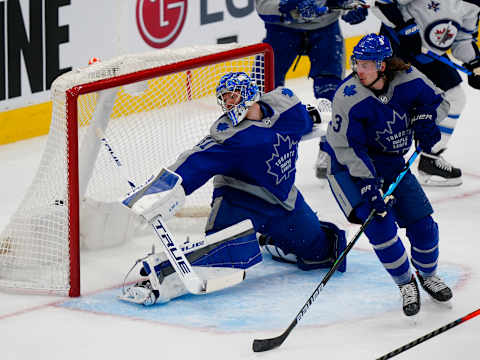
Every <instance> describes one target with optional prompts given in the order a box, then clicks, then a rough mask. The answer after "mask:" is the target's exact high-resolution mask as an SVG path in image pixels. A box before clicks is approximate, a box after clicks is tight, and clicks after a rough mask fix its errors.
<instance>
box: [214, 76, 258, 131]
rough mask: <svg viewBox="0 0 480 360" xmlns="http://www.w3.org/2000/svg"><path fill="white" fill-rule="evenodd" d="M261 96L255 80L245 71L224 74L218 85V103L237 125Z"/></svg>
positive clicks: (234, 124)
mask: <svg viewBox="0 0 480 360" xmlns="http://www.w3.org/2000/svg"><path fill="white" fill-rule="evenodd" d="M259 97H260V91H259V89H258V86H257V85H256V84H255V82H254V81H253V80H252V79H251V78H250V77H249V76H248V75H247V74H246V73H244V72H232V73H228V74H226V75H223V76H222V78H221V79H220V81H219V83H218V86H217V103H218V104H219V105H220V106H221V107H222V110H223V112H224V113H225V114H226V115H227V116H228V118H229V119H230V120H231V121H232V124H233V126H237V125H238V124H239V123H240V121H242V120H243V119H244V118H245V116H246V115H247V111H248V108H249V107H250V106H251V105H252V104H253V103H255V102H256V101H257V100H258V98H259Z"/></svg>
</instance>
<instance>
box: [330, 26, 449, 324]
mask: <svg viewBox="0 0 480 360" xmlns="http://www.w3.org/2000/svg"><path fill="white" fill-rule="evenodd" d="M352 66H353V73H352V74H351V75H350V76H349V77H347V78H346V79H345V81H344V83H343V84H342V85H341V86H340V87H339V89H338V90H337V92H336V93H335V97H334V100H333V113H332V120H331V122H330V124H329V127H328V130H327V142H325V143H322V148H323V149H324V150H325V151H326V152H327V153H328V154H329V156H330V161H329V167H328V175H327V178H328V180H329V183H330V185H331V189H332V191H333V194H334V196H335V198H336V199H337V201H338V204H339V205H340V207H341V209H342V211H343V212H344V214H345V215H346V216H347V218H348V220H349V221H351V222H354V223H364V222H365V220H366V219H367V217H368V215H369V214H370V212H371V211H372V209H374V210H375V214H376V215H375V217H374V219H373V221H372V222H371V223H370V225H369V226H367V228H366V230H365V233H366V235H367V237H368V239H369V241H370V243H371V244H372V246H373V249H374V251H375V253H376V254H377V256H378V258H379V259H380V261H381V263H382V265H383V266H384V267H385V269H386V270H387V272H388V273H389V274H390V275H391V277H392V278H393V280H394V281H395V283H396V284H397V285H398V286H399V288H400V292H401V295H402V299H403V311H404V313H405V314H406V315H407V316H412V315H415V314H417V313H418V311H419V310H420V295H419V291H418V287H417V281H416V278H417V279H418V280H419V282H420V284H421V285H422V287H423V288H424V289H425V291H426V292H427V293H428V294H430V295H431V296H432V297H433V298H434V299H436V300H438V301H448V300H449V299H450V298H451V297H452V291H451V289H450V288H449V287H448V286H447V285H446V284H445V283H444V282H443V280H442V279H441V278H440V277H439V276H438V275H437V263H438V256H439V250H438V243H439V233H438V225H437V223H436V222H435V221H434V220H433V218H432V216H431V214H432V213H433V209H432V206H431V205H430V202H429V201H428V199H427V197H426V195H425V193H424V192H423V190H422V187H421V186H420V184H419V182H418V181H417V179H416V177H415V176H414V175H413V174H412V173H411V172H410V171H409V172H407V174H406V175H405V177H404V178H403V180H402V181H401V182H400V183H399V184H398V187H397V188H396V189H395V191H394V192H393V196H394V200H392V201H390V202H388V203H387V204H386V203H385V202H384V200H383V198H382V190H386V189H387V188H388V186H389V185H390V184H391V183H392V182H394V181H395V179H396V177H397V175H398V174H399V173H400V172H401V171H402V170H403V167H404V162H405V160H404V158H403V156H404V155H405V154H406V153H407V152H408V151H409V149H410V147H411V145H412V140H413V139H415V140H416V141H417V142H418V143H419V145H420V147H421V148H422V150H423V151H426V152H428V151H430V150H431V148H432V146H433V145H435V143H437V142H438V141H439V140H440V131H439V129H438V127H437V125H436V123H437V122H439V121H442V120H443V119H444V118H445V117H446V116H447V114H448V110H449V103H448V101H446V100H445V98H444V96H443V92H442V91H441V90H440V89H438V88H436V87H435V86H434V85H433V84H432V83H431V82H430V81H429V80H428V79H427V78H426V77H425V76H424V75H423V74H421V73H420V72H419V71H417V70H416V69H415V68H413V67H411V66H410V65H409V64H406V63H405V62H403V60H401V59H399V58H394V57H392V49H391V47H390V43H389V41H388V39H387V38H385V37H383V36H379V35H376V34H370V35H367V36H365V37H363V38H362V39H361V40H360V41H359V42H358V44H357V45H356V46H355V47H354V49H353V55H352ZM397 226H398V227H402V228H406V235H407V238H408V240H409V242H410V244H411V261H412V264H413V266H414V267H415V268H416V270H417V271H416V276H415V275H414V274H413V272H412V269H411V267H410V262H409V258H408V255H407V252H406V250H405V248H404V246H403V244H402V241H401V239H400V238H399V236H398V234H397Z"/></svg>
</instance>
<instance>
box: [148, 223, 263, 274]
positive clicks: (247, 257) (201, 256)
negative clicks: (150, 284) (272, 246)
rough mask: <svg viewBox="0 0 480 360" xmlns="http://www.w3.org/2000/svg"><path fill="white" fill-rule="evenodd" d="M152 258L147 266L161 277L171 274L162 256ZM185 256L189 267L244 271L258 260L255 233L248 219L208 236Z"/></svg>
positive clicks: (168, 265)
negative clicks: (224, 268)
mask: <svg viewBox="0 0 480 360" xmlns="http://www.w3.org/2000/svg"><path fill="white" fill-rule="evenodd" d="M184 245H185V244H184ZM155 255H156V257H155V258H154V259H152V260H151V261H150V262H149V264H148V265H150V267H152V268H154V269H155V272H156V273H159V272H161V273H162V274H163V276H168V275H170V274H171V273H173V271H174V270H173V268H172V267H171V264H170V262H169V261H168V260H166V257H165V256H159V254H155ZM162 255H163V254H162ZM185 255H186V257H187V259H188V261H189V262H190V263H191V264H192V266H208V267H228V268H235V269H248V268H250V267H252V266H253V265H255V264H258V263H259V262H260V261H262V254H261V252H260V246H259V245H258V240H257V238H256V233H255V230H254V228H253V226H252V223H251V222H250V221H249V220H246V221H243V222H241V223H238V224H235V225H233V226H230V227H228V228H226V229H223V230H220V231H218V232H215V233H212V234H209V235H208V236H206V238H205V243H204V244H203V246H202V247H196V248H194V249H189V250H186V251H185ZM144 262H145V261H144ZM148 265H147V266H148ZM152 265H153V266H152ZM140 273H141V275H144V276H148V274H149V273H150V271H149V270H148V269H146V268H145V267H144V268H143V269H142V270H141V272H140Z"/></svg>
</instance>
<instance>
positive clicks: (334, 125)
mask: <svg viewBox="0 0 480 360" xmlns="http://www.w3.org/2000/svg"><path fill="white" fill-rule="evenodd" d="M342 120H343V119H342V117H341V116H340V115H338V114H337V115H335V119H332V120H331V121H330V125H331V126H332V129H333V131H335V132H339V131H340V127H341V126H342Z"/></svg>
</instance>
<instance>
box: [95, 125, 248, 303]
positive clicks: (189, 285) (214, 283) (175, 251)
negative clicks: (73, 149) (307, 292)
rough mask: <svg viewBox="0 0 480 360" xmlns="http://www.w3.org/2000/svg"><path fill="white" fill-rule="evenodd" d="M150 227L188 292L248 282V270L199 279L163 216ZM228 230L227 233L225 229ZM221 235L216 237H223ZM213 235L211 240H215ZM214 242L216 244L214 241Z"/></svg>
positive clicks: (102, 137)
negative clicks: (246, 273)
mask: <svg viewBox="0 0 480 360" xmlns="http://www.w3.org/2000/svg"><path fill="white" fill-rule="evenodd" d="M95 131H96V134H97V136H98V138H99V139H100V141H101V142H102V143H103V144H104V147H105V149H106V151H107V152H108V154H109V155H110V157H111V158H112V160H113V162H114V163H115V165H116V168H117V169H118V170H119V173H120V175H121V177H122V178H123V179H124V180H125V181H126V182H127V183H128V184H129V185H130V187H131V188H132V191H134V190H135V188H136V186H135V183H134V182H133V181H131V180H130V179H129V178H128V176H127V175H126V172H125V168H124V167H123V164H122V162H121V161H120V158H119V157H118V155H117V154H116V153H115V152H114V151H113V148H112V146H111V144H110V142H109V141H108V139H107V137H106V136H105V134H104V132H103V131H102V129H100V128H96V129H95ZM150 225H151V226H152V228H153V231H154V233H155V235H156V236H157V237H158V239H159V240H160V243H161V244H162V245H163V248H164V250H165V254H166V255H167V258H168V260H169V261H170V264H171V265H172V267H173V268H174V269H175V271H176V272H177V274H178V276H179V277H180V280H181V281H182V283H183V284H184V285H185V287H186V289H187V290H188V292H190V293H192V294H195V295H199V294H206V293H209V292H213V291H217V290H220V289H224V288H226V287H230V286H233V285H236V284H238V283H240V282H242V281H243V280H244V279H245V270H239V271H236V272H234V273H231V274H227V275H224V276H219V277H217V278H214V279H209V280H202V279H200V277H199V276H198V275H197V273H196V272H195V271H194V270H193V267H192V265H191V264H190V262H189V261H188V259H187V258H186V256H185V253H184V252H183V251H182V244H180V243H179V242H178V241H177V240H176V239H175V237H174V236H173V234H172V232H171V231H170V230H169V229H168V228H167V226H166V225H165V223H164V222H163V221H162V219H161V217H160V216H157V217H156V218H154V219H153V220H152V221H151V222H150ZM252 227H253V226H252V224H251V222H249V223H248V224H246V221H244V222H241V223H238V224H236V225H234V226H232V227H231V228H230V229H229V231H230V232H232V233H236V232H240V231H246V230H247V228H248V229H250V228H252ZM224 230H226V229H224ZM221 232H222V231H220V232H219V233H218V234H219V235H217V236H220V233H221ZM214 235H216V234H213V235H212V236H211V238H212V239H213V237H214ZM212 241H213V240H212Z"/></svg>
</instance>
